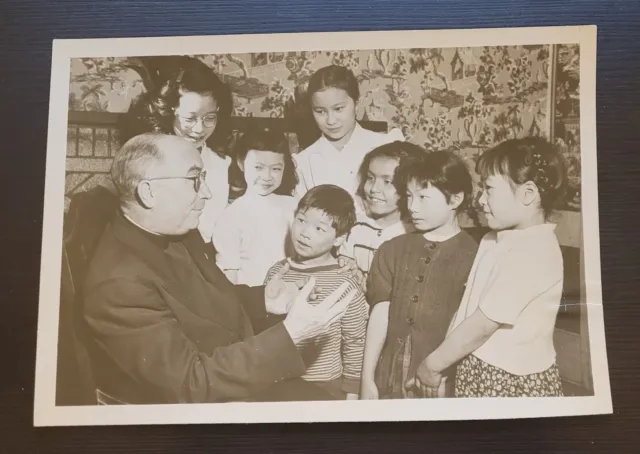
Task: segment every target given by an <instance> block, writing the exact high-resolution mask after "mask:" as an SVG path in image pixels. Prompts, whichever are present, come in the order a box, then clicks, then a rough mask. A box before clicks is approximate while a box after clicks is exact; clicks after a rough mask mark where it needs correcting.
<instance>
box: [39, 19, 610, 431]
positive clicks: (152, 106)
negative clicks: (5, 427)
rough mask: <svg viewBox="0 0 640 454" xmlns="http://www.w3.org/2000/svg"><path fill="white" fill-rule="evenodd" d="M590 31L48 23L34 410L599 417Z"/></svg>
mask: <svg viewBox="0 0 640 454" xmlns="http://www.w3.org/2000/svg"><path fill="white" fill-rule="evenodd" d="M595 63H596V30H595V27H551V28H544V29H540V28H538V29H533V28H520V29H492V30H489V29H487V30H455V31H453V30H451V31H411V32H350V33H320V34H318V33H315V34H281V35H242V36H206V37H188V38H185V37H181V38H135V39H121V40H120V39H118V40H112V39H109V40H107V39H101V40H91V39H87V40H58V41H55V42H54V48H53V58H52V79H51V100H50V123H49V141H48V149H47V175H46V178H47V181H46V195H45V212H44V226H43V227H44V228H43V231H44V234H43V250H42V266H41V270H42V272H41V282H40V306H39V322H38V323H39V326H38V355H37V364H36V392H35V404H34V405H35V407H34V423H35V424H36V425H44V426H47V425H48V426H50V425H105V424H149V423H151V424H161V423H175V424H182V423H241V422H331V421H408V420H439V419H486V418H492V419H495V418H514V417H546V416H565V415H580V414H596V413H610V412H611V411H612V408H611V396H610V385H609V379H608V366H607V358H606V346H605V339H604V321H603V313H602V312H603V309H602V295H601V285H600V259H599V233H598V199H597V194H598V193H597V160H596V149H597V146H596V135H595V121H596V118H595V71H596V65H595Z"/></svg>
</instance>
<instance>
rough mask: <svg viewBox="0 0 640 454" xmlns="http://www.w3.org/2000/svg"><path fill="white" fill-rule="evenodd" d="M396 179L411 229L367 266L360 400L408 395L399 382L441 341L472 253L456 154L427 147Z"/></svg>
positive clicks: (467, 182)
mask: <svg viewBox="0 0 640 454" xmlns="http://www.w3.org/2000/svg"><path fill="white" fill-rule="evenodd" d="M398 177H399V178H398V193H399V194H402V195H403V196H404V198H405V200H404V201H403V203H406V204H407V205H406V206H407V208H408V210H409V212H410V214H411V219H412V222H413V225H414V227H415V229H416V231H415V232H414V233H407V234H404V235H400V236H398V237H396V238H393V239H391V240H389V241H387V242H385V243H383V244H382V246H380V248H379V249H378V251H377V252H376V254H375V256H374V259H373V263H372V265H371V270H370V273H369V278H368V282H367V300H368V301H369V304H370V305H371V306H372V312H371V317H370V320H369V326H368V329H367V340H366V346H365V354H364V364H363V370H362V385H361V387H362V389H361V394H360V398H361V399H378V398H394V399H398V398H400V399H401V398H407V397H412V396H413V390H412V389H405V386H404V384H405V382H406V381H407V379H408V377H413V376H414V375H415V373H416V369H417V367H418V365H419V364H420V362H421V361H422V360H423V359H424V358H425V357H426V356H427V355H429V353H430V352H431V351H433V350H434V349H435V348H436V347H438V345H440V343H441V342H442V341H443V339H444V337H445V335H446V333H447V328H448V327H449V324H450V322H451V320H452V317H453V315H454V314H455V312H456V310H457V309H458V306H459V304H460V300H461V298H462V295H463V293H464V287H465V283H466V281H467V277H468V275H469V271H470V270H471V265H472V263H473V259H474V257H475V254H476V251H477V243H476V242H475V241H474V240H473V239H472V238H471V237H470V236H469V235H468V234H467V233H466V232H465V231H463V230H462V229H461V228H460V225H459V223H458V213H459V212H461V211H462V210H463V209H464V208H465V207H466V205H467V203H468V202H469V200H470V198H471V192H472V181H471V176H470V174H469V171H468V169H467V167H466V165H465V163H464V162H463V161H462V160H461V159H460V158H458V157H457V156H456V155H454V154H452V153H449V152H433V153H429V154H427V155H426V157H425V160H424V162H422V163H419V164H415V163H414V165H412V166H411V167H409V168H407V167H405V168H401V169H399V170H398Z"/></svg>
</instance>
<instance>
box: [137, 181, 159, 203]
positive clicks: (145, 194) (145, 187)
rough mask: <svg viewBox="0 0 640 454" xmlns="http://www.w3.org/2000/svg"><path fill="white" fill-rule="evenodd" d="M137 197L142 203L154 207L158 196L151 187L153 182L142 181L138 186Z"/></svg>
mask: <svg viewBox="0 0 640 454" xmlns="http://www.w3.org/2000/svg"><path fill="white" fill-rule="evenodd" d="M136 197H137V198H138V201H139V202H140V205H142V206H143V207H145V208H147V209H149V208H153V207H154V206H155V204H156V198H155V194H154V191H153V189H152V188H151V182H149V181H141V182H140V183H138V186H137V187H136Z"/></svg>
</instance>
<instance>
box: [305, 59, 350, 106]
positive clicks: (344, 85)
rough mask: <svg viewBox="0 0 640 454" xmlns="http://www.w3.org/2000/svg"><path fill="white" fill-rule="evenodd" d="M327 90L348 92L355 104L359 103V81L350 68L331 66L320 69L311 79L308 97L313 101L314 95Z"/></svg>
mask: <svg viewBox="0 0 640 454" xmlns="http://www.w3.org/2000/svg"><path fill="white" fill-rule="evenodd" d="M327 88H339V89H341V90H344V91H346V92H347V94H348V95H349V97H350V98H351V99H353V102H357V101H358V98H359V97H360V88H359V86H358V79H356V76H355V75H354V74H353V72H352V71H351V70H350V69H349V68H346V67H344V66H338V65H329V66H325V67H323V68H320V69H318V70H317V71H316V72H315V73H313V74H312V75H311V78H310V79H309V85H308V88H307V95H308V96H309V99H311V96H313V94H314V93H316V92H318V91H322V90H326V89H327Z"/></svg>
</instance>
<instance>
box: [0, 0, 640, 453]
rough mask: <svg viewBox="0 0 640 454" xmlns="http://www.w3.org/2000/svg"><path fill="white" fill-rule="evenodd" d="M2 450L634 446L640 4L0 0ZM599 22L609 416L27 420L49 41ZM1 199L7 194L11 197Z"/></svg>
mask: <svg viewBox="0 0 640 454" xmlns="http://www.w3.org/2000/svg"><path fill="white" fill-rule="evenodd" d="M0 8H1V10H0V30H2V34H3V36H2V38H3V39H2V40H1V41H0V50H1V51H0V52H1V56H2V59H1V63H0V87H1V90H2V97H1V98H0V111H1V112H2V120H1V122H0V124H1V125H2V129H1V131H2V139H1V140H2V147H1V148H0V150H1V153H0V156H1V158H2V163H0V169H1V175H2V178H1V180H0V181H2V188H3V193H4V197H3V202H5V203H3V206H5V207H6V208H5V209H3V218H2V228H1V229H0V232H2V240H3V250H2V253H1V256H2V262H3V265H4V266H3V271H2V273H0V279H1V285H0V289H1V290H0V292H1V293H0V307H1V308H2V317H0V320H1V324H0V345H1V346H2V355H1V356H0V358H2V368H1V372H0V452H8V453H35V452H37V453H40V452H42V453H54V452H55V453H65V454H66V453H88V452H96V453H113V452H145V453H148V452H162V453H174V452H181V453H200V452H216V453H218V452H247V453H271V452H273V453H280V452H298V453H309V452H335V453H356V452H358V453H359V452H362V453H382V452H389V453H400V452H423V451H426V452H439V453H485V452H486V453H539V452H553V453H557V452H560V453H569V452H579V453H596V452H597V453H605V452H606V453H609V452H611V453H623V452H624V453H626V452H628V453H632V452H633V453H635V452H638V446H640V426H639V424H638V423H639V422H640V418H639V413H640V397H639V391H638V388H639V386H638V377H640V354H639V352H638V347H639V344H638V336H637V332H638V328H637V326H638V320H640V300H639V298H638V290H640V289H639V286H638V282H639V281H640V279H638V274H639V272H640V267H639V266H638V265H639V261H640V260H639V257H640V255H639V254H638V252H640V248H639V246H638V245H639V244H640V242H639V241H638V240H637V236H638V235H637V232H638V231H640V216H639V210H638V204H637V200H638V198H639V197H638V193H640V181H639V178H638V177H639V176H640V172H638V170H639V169H640V158H639V157H638V156H639V155H640V141H639V140H638V130H639V129H640V128H639V126H638V121H639V120H640V117H639V115H638V111H639V110H638V105H640V96H638V95H639V91H640V84H639V83H638V79H639V77H640V61H639V58H638V57H639V54H640V33H638V30H639V28H640V27H639V26H638V24H639V23H640V2H637V1H632V0H624V1H603V0H599V1H593V0H590V1H575V2H569V1H567V0H564V1H542V0H536V1H534V0H528V1H510V0H491V1H488V0H482V1H466V0H465V1H455V2H453V1H445V0H441V1H431V2H424V1H420V0H418V1H404V0H402V1H401V0H395V3H393V2H390V1H378V0H358V1H356V0H352V1H350V2H346V1H345V2H338V1H329V0H328V1H324V2H312V1H307V0H298V1H295V2H294V1H290V0H277V1H273V0H272V1H268V2H267V1H263V0H252V1H245V2H241V1H239V0H224V1H223V0H217V1H175V0H174V1H120V0H118V1H114V0H110V1H108V2H107V1H106V0H104V1H102V2H95V1H89V0H66V1H53V0H40V1H35V0H20V1H17V0H9V1H7V0H5V1H3V2H1V3H0ZM583 24H596V25H598V26H599V30H598V32H599V33H598V34H599V36H598V79H597V85H598V95H597V103H598V112H597V113H598V131H597V132H598V148H599V158H598V164H599V171H600V176H599V185H600V223H601V224H600V226H601V243H602V247H601V249H602V265H603V288H604V301H605V319H606V324H607V328H606V334H607V343H608V354H609V361H610V371H611V384H612V388H613V399H614V410H615V414H614V415H612V416H594V417H580V418H560V419H546V420H520V421H516V420H514V421H483V422H456V423H451V422H448V423H446V422H445V423H411V424H408V423H403V424H381V423H380V424H378V423H376V424H318V425H254V426H250V425H247V426H213V425H208V426H207V425H200V426H169V427H159V426H155V427H154V426H142V427H111V428H110V427H95V428H91V427H85V428H42V429H34V428H33V427H32V423H33V419H32V412H33V377H34V363H35V347H36V321H37V302H38V282H39V269H40V243H41V234H42V203H43V184H44V178H45V175H44V170H45V152H46V138H47V115H48V100H49V79H50V59H51V40H52V39H53V38H83V37H117V36H159V35H198V34H231V33H266V32H303V31H347V30H348V31H352V30H353V31H355V30H375V29H381V30H383V29H384V30H387V29H420V28H424V29H439V28H478V27H509V26H541V25H583ZM6 202H8V203H6Z"/></svg>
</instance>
